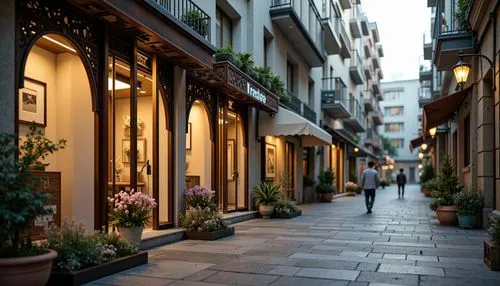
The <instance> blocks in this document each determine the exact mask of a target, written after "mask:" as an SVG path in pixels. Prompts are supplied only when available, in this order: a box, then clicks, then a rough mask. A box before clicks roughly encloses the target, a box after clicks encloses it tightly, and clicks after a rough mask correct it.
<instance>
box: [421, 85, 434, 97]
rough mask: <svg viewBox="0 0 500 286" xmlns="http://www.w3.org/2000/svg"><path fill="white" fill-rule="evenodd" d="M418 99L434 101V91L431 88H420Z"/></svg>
mask: <svg viewBox="0 0 500 286" xmlns="http://www.w3.org/2000/svg"><path fill="white" fill-rule="evenodd" d="M418 99H432V91H431V89H430V88H429V87H420V88H419V89H418Z"/></svg>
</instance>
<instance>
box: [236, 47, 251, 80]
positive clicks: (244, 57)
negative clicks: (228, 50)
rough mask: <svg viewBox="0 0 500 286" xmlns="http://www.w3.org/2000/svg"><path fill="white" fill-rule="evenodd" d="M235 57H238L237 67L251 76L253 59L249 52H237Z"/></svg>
mask: <svg viewBox="0 0 500 286" xmlns="http://www.w3.org/2000/svg"><path fill="white" fill-rule="evenodd" d="M236 58H237V59H238V63H239V66H238V68H239V69H240V70H241V71H242V72H244V73H245V74H247V75H248V76H250V77H252V74H253V72H254V61H253V56H252V54H251V53H237V54H236Z"/></svg>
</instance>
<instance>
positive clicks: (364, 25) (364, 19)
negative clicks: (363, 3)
mask: <svg viewBox="0 0 500 286" xmlns="http://www.w3.org/2000/svg"><path fill="white" fill-rule="evenodd" d="M360 18H361V32H362V33H363V36H369V35H370V29H369V28H368V17H367V16H366V13H362V14H361V16H360Z"/></svg>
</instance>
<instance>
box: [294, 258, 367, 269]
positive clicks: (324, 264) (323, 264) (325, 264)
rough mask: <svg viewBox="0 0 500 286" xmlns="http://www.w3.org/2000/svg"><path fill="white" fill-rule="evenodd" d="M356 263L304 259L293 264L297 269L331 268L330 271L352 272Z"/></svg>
mask: <svg viewBox="0 0 500 286" xmlns="http://www.w3.org/2000/svg"><path fill="white" fill-rule="evenodd" d="M358 264H359V263H358V262H354V261H340V260H337V261H329V260H313V259H304V260H301V261H299V262H297V263H296V264H295V266H298V267H312V268H331V269H343V270H354V269H356V266H358Z"/></svg>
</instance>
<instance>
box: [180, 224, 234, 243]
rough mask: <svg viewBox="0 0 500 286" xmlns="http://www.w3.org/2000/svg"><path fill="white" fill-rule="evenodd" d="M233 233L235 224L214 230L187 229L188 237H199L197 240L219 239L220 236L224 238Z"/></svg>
mask: <svg viewBox="0 0 500 286" xmlns="http://www.w3.org/2000/svg"><path fill="white" fill-rule="evenodd" d="M233 234H234V227H233V226H231V227H229V228H227V229H222V230H218V231H213V232H197V231H186V236H187V238H188V239H197V240H217V239H219V238H223V237H226V236H230V235H233Z"/></svg>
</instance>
